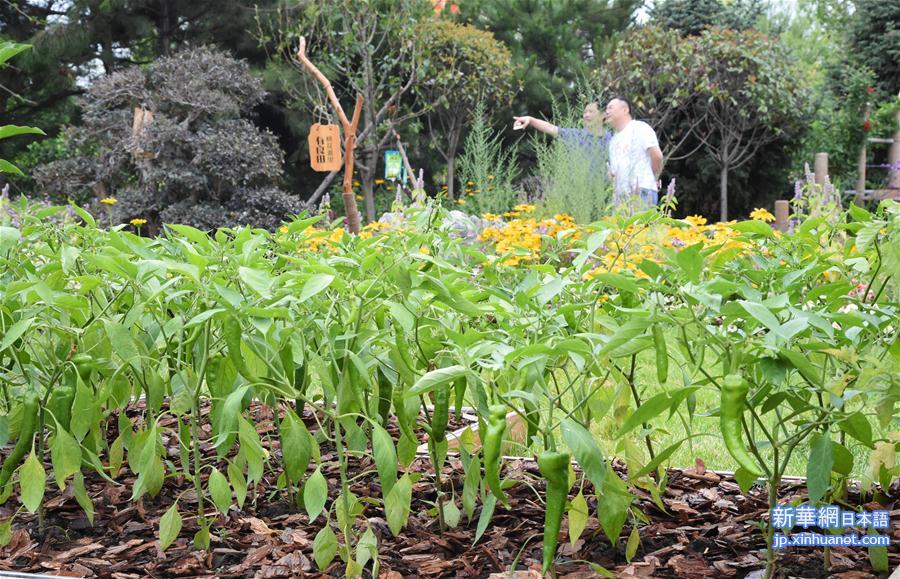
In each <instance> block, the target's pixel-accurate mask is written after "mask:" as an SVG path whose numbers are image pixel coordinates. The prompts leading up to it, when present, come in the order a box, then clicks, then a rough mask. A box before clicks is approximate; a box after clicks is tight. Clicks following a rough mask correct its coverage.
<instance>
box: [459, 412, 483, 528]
mask: <svg viewBox="0 0 900 579" xmlns="http://www.w3.org/2000/svg"><path fill="white" fill-rule="evenodd" d="M466 432H471V430H466ZM480 485H481V459H480V458H479V457H478V455H475V456H474V457H473V458H472V459H471V462H470V463H469V467H468V470H467V471H466V478H465V480H464V481H463V492H462V504H463V511H464V512H465V513H466V519H468V520H469V522H471V521H472V517H473V516H474V514H475V503H476V501H477V499H478V489H479V486H480Z"/></svg>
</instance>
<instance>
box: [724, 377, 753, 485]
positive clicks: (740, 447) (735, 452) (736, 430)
mask: <svg viewBox="0 0 900 579" xmlns="http://www.w3.org/2000/svg"><path fill="white" fill-rule="evenodd" d="M749 391H750V385H749V384H748V383H747V381H746V380H744V378H742V377H741V376H738V375H737V374H729V375H727V376H725V379H724V380H723V381H722V394H721V408H720V411H719V427H720V428H721V430H722V439H723V440H724V441H725V448H727V449H728V452H729V454H731V457H732V458H734V460H735V461H736V462H737V463H738V465H740V466H741V467H742V468H743V469H744V470H746V471H748V472H751V473H753V474H754V475H756V476H759V475H760V474H762V473H761V471H760V470H759V466H758V465H757V464H756V460H755V459H754V458H753V455H751V454H750V452H748V451H747V446H746V445H745V444H744V437H743V432H742V430H741V419H742V418H743V415H744V407H745V406H746V405H747V392H749Z"/></svg>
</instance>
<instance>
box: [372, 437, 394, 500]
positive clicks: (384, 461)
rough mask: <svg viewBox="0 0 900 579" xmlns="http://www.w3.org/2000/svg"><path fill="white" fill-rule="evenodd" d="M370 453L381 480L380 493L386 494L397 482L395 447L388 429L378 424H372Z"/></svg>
mask: <svg viewBox="0 0 900 579" xmlns="http://www.w3.org/2000/svg"><path fill="white" fill-rule="evenodd" d="M372 453H373V454H374V455H375V468H377V469H378V478H379V479H380V480H381V494H382V496H387V495H389V494H390V493H391V489H393V488H394V484H395V483H396V482H397V449H396V448H394V441H393V440H392V439H391V435H390V434H388V431H387V430H385V429H384V428H382V427H381V426H380V425H378V424H373V425H372Z"/></svg>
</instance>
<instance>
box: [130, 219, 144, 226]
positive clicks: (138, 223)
mask: <svg viewBox="0 0 900 579" xmlns="http://www.w3.org/2000/svg"><path fill="white" fill-rule="evenodd" d="M129 223H131V224H132V225H134V226H135V227H140V226H141V225H144V224H145V223H147V220H146V219H132V220H131V221H129Z"/></svg>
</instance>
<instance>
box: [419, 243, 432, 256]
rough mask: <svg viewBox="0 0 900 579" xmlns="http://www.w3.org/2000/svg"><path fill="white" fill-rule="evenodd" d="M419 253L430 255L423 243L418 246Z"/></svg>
mask: <svg viewBox="0 0 900 579" xmlns="http://www.w3.org/2000/svg"><path fill="white" fill-rule="evenodd" d="M419 253H421V254H422V255H431V250H430V249H428V246H427V245H423V246H422V247H420V248H419Z"/></svg>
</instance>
